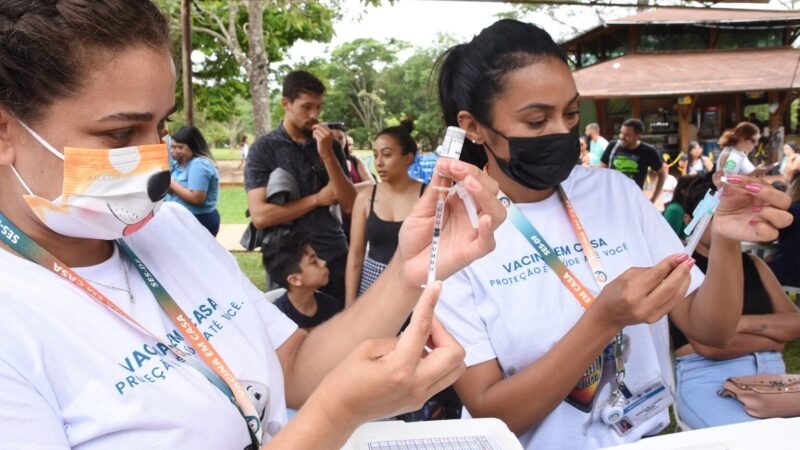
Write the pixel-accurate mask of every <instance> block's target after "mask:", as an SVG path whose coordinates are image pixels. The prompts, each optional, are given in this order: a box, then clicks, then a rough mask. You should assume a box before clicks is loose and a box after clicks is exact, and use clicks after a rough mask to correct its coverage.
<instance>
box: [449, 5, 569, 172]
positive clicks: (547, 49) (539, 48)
mask: <svg viewBox="0 0 800 450" xmlns="http://www.w3.org/2000/svg"><path fill="white" fill-rule="evenodd" d="M546 57H553V58H557V59H559V60H561V61H564V62H565V63H566V61H567V57H566V55H565V54H564V52H563V51H562V50H561V48H560V47H559V46H558V45H557V44H556V43H555V42H554V41H553V38H551V37H550V35H549V34H547V32H546V31H544V30H543V29H541V28H539V27H537V26H536V25H532V24H529V23H523V22H520V21H517V20H511V19H503V20H499V21H497V22H495V23H494V24H492V25H491V26H489V27H488V28H485V29H483V31H481V32H480V34H478V35H477V36H475V37H474V38H473V39H472V40H471V41H470V42H469V43H466V44H459V45H456V46H454V47H452V48H450V49H449V50H447V51H446V52H445V53H444V54H443V55H442V56H441V57H440V58H439V59H438V60H437V63H436V68H437V69H438V72H439V83H438V84H439V104H440V106H441V108H442V114H443V116H444V121H445V124H446V125H448V126H455V127H457V126H458V113H459V112H460V111H469V112H470V113H471V114H472V115H473V117H475V119H476V120H478V121H479V122H481V123H483V124H486V125H491V124H492V117H491V105H492V102H493V101H494V99H495V98H497V96H498V95H499V94H500V93H501V92H502V91H503V88H504V85H503V82H504V81H505V78H506V76H507V75H508V74H509V73H510V72H512V71H514V70H516V69H520V68H523V67H528V66H529V65H531V64H534V63H536V62H539V61H541V60H543V59H544V58H546ZM461 159H462V160H464V161H466V162H469V163H471V164H475V165H477V166H479V167H483V166H484V165H485V164H486V162H487V159H486V152H485V151H484V149H483V146H481V145H478V144H473V143H472V142H470V141H467V142H465V143H464V148H463V150H462V152H461Z"/></svg>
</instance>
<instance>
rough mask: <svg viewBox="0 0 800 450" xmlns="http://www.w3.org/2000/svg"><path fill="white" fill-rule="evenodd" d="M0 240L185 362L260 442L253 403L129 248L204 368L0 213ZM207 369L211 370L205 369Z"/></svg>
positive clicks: (128, 252) (255, 441)
mask: <svg viewBox="0 0 800 450" xmlns="http://www.w3.org/2000/svg"><path fill="white" fill-rule="evenodd" d="M0 240H2V242H3V243H5V244H6V245H8V246H9V247H11V248H12V249H13V250H14V251H16V252H17V253H19V254H21V255H22V256H24V257H25V258H27V259H28V260H30V261H32V262H34V263H36V264H39V265H40V266H42V267H44V268H45V269H47V270H50V271H52V272H53V273H55V274H56V275H58V276H60V277H63V278H64V279H65V280H67V281H69V282H71V283H72V284H74V285H75V286H77V287H78V288H80V289H82V290H83V291H84V292H86V293H87V294H88V295H89V296H90V297H92V298H93V299H94V300H96V301H98V302H99V303H101V304H102V305H104V306H105V307H107V308H108V309H110V310H111V311H113V312H114V313H116V314H117V316H118V317H120V318H121V319H123V320H125V321H126V322H127V323H128V324H129V325H131V326H133V327H135V328H138V329H139V330H140V331H142V332H144V333H145V334H147V335H149V336H151V337H152V338H153V339H155V340H156V341H158V342H159V343H161V344H163V345H165V346H166V347H167V348H169V349H170V350H171V351H172V352H173V353H174V354H175V355H176V356H177V357H178V358H180V359H181V360H182V361H184V360H185V361H186V363H187V364H189V365H191V366H192V367H194V368H195V369H197V370H198V371H199V372H200V373H202V374H203V375H204V376H205V377H206V378H207V379H208V381H210V382H211V383H212V384H213V385H214V386H216V387H217V388H218V389H219V390H220V391H222V393H223V394H225V396H227V397H228V399H230V401H231V403H233V404H234V405H235V406H236V407H237V408H238V409H239V412H240V413H241V414H242V416H243V417H244V419H245V421H246V422H247V428H248V431H249V432H250V438H251V440H252V444H253V445H254V446H255V447H258V446H259V445H260V443H261V441H262V438H263V435H264V430H263V428H262V426H261V421H260V420H259V418H258V414H257V412H256V408H255V405H254V404H253V401H252V399H251V398H250V395H249V394H248V393H247V392H246V391H245V389H244V388H243V387H242V385H241V383H240V382H239V380H237V379H236V377H235V376H234V374H233V372H232V371H231V370H230V367H229V366H228V365H227V364H226V363H225V361H223V359H222V356H221V355H220V354H219V353H218V352H217V351H216V350H215V349H214V347H212V346H211V344H210V343H209V342H208V340H207V339H206V338H205V336H203V333H202V332H201V331H200V330H198V329H197V327H196V326H195V325H194V324H193V323H192V321H191V320H190V319H189V316H188V315H187V314H186V313H185V312H183V310H182V309H181V307H180V306H178V304H177V303H176V302H175V300H174V299H173V298H172V296H170V295H169V293H168V292H167V291H166V290H165V289H164V287H163V286H162V285H161V283H159V282H158V280H156V278H155V276H154V275H153V274H152V272H150V271H149V270H148V269H147V266H145V264H144V263H143V262H142V260H141V259H139V258H138V257H137V256H136V254H135V253H134V252H133V250H131V248H130V247H129V246H128V244H126V243H125V242H124V241H123V240H122V239H120V240H117V241H116V242H117V244H118V245H119V247H120V249H121V250H122V251H123V253H124V254H125V256H126V257H127V258H129V259H130V260H131V261H132V262H133V266H134V267H135V268H136V270H137V271H138V272H139V275H141V277H142V279H143V280H144V281H145V284H146V285H147V287H148V288H149V289H150V292H152V294H153V296H154V297H155V298H156V300H157V301H158V304H159V305H160V306H161V308H162V309H163V310H164V312H166V313H167V316H169V318H170V320H171V321H172V322H173V324H174V325H175V326H176V327H177V329H178V331H179V332H180V333H181V335H183V337H184V338H185V339H186V340H187V341H188V342H189V343H190V344H191V346H192V348H193V349H194V350H195V355H194V356H198V355H199V357H200V358H201V359H202V360H203V363H205V365H203V364H201V363H200V362H199V361H197V360H196V359H195V358H194V357H193V356H192V355H188V354H186V353H184V352H182V351H180V350H178V349H177V348H176V347H175V346H174V345H170V344H169V343H167V342H165V340H164V339H162V338H159V337H158V336H156V335H154V334H153V333H151V332H150V331H148V330H147V329H146V328H145V327H144V326H142V325H141V324H140V323H139V322H138V321H136V319H134V318H133V317H131V316H130V315H128V314H127V313H126V312H125V311H123V310H122V309H120V308H119V307H118V306H117V305H116V304H114V302H112V301H111V300H110V299H109V298H108V297H106V296H105V295H103V293H102V292H100V291H98V290H97V289H95V288H94V286H92V285H91V284H90V283H89V282H88V281H86V280H85V279H84V278H83V277H81V276H80V275H78V274H77V273H76V272H75V271H73V270H72V269H71V268H70V267H68V266H67V265H66V264H64V263H63V262H61V261H60V260H59V259H58V258H56V257H55V256H53V255H52V254H51V253H50V252H48V251H47V250H46V249H44V248H43V247H42V246H40V245H39V244H38V243H36V242H35V241H34V240H33V239H31V238H30V237H28V235H26V234H25V233H23V232H22V231H21V230H20V229H19V228H17V227H16V226H15V225H14V224H13V223H11V221H10V220H9V219H8V218H7V217H6V216H5V215H4V214H3V213H1V212H0ZM209 368H211V370H209Z"/></svg>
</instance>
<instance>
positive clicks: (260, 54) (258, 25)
mask: <svg viewBox="0 0 800 450" xmlns="http://www.w3.org/2000/svg"><path fill="white" fill-rule="evenodd" d="M247 12H248V27H247V36H248V40H249V46H248V49H247V56H248V59H249V60H250V67H249V70H248V71H247V77H248V81H249V82H250V96H251V97H252V99H253V121H254V123H255V129H256V137H259V136H263V135H265V134H267V133H268V132H269V131H270V130H271V129H272V116H271V114H270V111H269V84H268V81H269V79H268V69H269V61H268V60H267V53H266V51H265V49H264V2H263V1H261V0H249V1H248V2H247Z"/></svg>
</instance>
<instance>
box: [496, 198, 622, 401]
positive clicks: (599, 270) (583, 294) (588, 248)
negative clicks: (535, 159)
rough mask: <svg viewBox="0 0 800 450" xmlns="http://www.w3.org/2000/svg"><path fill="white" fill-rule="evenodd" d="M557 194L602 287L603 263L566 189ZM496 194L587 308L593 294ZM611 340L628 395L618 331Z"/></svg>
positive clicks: (619, 377) (618, 377)
mask: <svg viewBox="0 0 800 450" xmlns="http://www.w3.org/2000/svg"><path fill="white" fill-rule="evenodd" d="M558 195H559V198H560V199H561V203H562V204H563V205H564V208H565V209H566V210H567V216H569V220H570V222H571V223H572V228H573V229H574V230H575V234H577V235H578V242H580V244H581V247H583V252H584V255H586V259H587V260H588V262H589V267H591V270H592V273H593V274H594V279H595V281H596V282H597V285H598V286H599V288H600V290H603V288H604V287H605V285H606V283H608V275H607V274H606V272H605V271H604V270H603V265H602V263H601V262H600V258H599V257H598V256H597V252H595V251H594V248H593V247H592V245H591V242H590V241H589V237H588V236H587V234H586V230H585V229H584V228H583V225H582V224H581V221H580V220H579V219H578V215H577V214H576V213H575V209H574V208H573V207H572V202H570V201H569V198H568V197H567V194H566V192H564V189H563V188H562V187H561V186H559V187H558ZM497 198H498V200H500V203H502V204H503V206H505V207H506V209H507V211H508V218H509V220H511V223H513V224H514V226H515V227H516V228H517V230H519V232H520V233H522V235H523V236H525V238H526V239H527V240H528V242H530V244H531V245H532V246H533V248H534V249H535V250H536V252H537V253H538V254H539V256H540V257H541V258H542V259H543V260H544V262H545V263H547V265H548V266H550V268H551V269H552V270H553V272H554V273H555V274H556V275H557V276H558V278H559V280H561V283H563V284H564V287H566V288H567V291H569V292H570V293H571V294H572V295H573V297H575V300H577V301H578V303H580V304H581V306H583V308H584V309H587V308H589V306H590V305H591V304H592V302H594V300H595V296H594V294H592V293H591V292H589V291H588V290H587V289H586V287H585V286H584V285H583V283H581V282H580V280H579V279H578V277H576V276H575V275H574V274H573V273H572V271H570V270H569V268H567V266H566V265H565V264H564V262H563V261H561V259H559V258H558V255H557V254H556V252H555V251H554V250H553V248H552V247H550V245H549V244H548V243H547V241H546V240H545V239H544V237H542V235H541V233H539V230H537V229H536V227H535V226H533V224H532V223H531V222H530V220H528V218H527V217H525V215H524V214H523V213H522V211H520V209H519V208H518V207H517V205H515V204H514V202H512V201H511V199H510V198H508V196H507V195H505V194H504V193H503V192H502V191H500V192H498V194H497ZM612 344H613V348H614V355H613V358H614V370H615V373H616V381H617V389H618V390H619V391H620V393H622V394H623V395H624V396H625V397H627V398H630V397H631V396H632V394H631V393H630V391H629V390H628V388H627V387H626V386H625V381H624V380H625V363H624V361H623V355H622V332H621V331H620V332H619V333H618V334H617V336H616V337H615V338H614V341H613V342H612Z"/></svg>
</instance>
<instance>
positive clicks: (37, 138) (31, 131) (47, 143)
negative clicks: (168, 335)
mask: <svg viewBox="0 0 800 450" xmlns="http://www.w3.org/2000/svg"><path fill="white" fill-rule="evenodd" d="M17 122H19V124H20V125H22V128H25V130H26V131H27V132H28V133H30V134H31V136H33V138H34V139H36V140H37V141H39V143H40V144H42V146H43V147H44V148H46V149H47V150H48V151H49V152H50V153H52V154H54V155H56V156H57V157H58V158H59V159H60V160H62V161H63V160H64V155H63V154H61V152H59V151H58V150H56V149H55V147H53V146H52V145H50V143H49V142H47V141H46V140H44V138H43V137H41V136H39V134H38V133H36V132H35V131H33V130H31V127H29V126H27V125H25V123H24V122H23V121H21V120H19V119H17ZM17 176H19V175H17ZM20 181H21V180H20Z"/></svg>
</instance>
